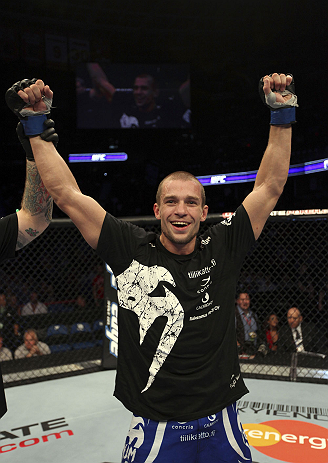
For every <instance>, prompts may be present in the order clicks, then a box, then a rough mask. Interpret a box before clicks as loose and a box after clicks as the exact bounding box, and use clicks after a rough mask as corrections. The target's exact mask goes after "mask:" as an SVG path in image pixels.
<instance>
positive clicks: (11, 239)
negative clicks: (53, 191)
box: [0, 139, 53, 418]
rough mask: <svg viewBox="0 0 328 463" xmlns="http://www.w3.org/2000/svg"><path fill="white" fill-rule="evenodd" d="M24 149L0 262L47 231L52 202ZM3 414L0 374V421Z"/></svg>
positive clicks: (0, 240)
mask: <svg viewBox="0 0 328 463" xmlns="http://www.w3.org/2000/svg"><path fill="white" fill-rule="evenodd" d="M23 147H24V146H23ZM24 148H25V151H26V180H25V189H24V193H23V199H22V203H21V208H20V210H19V211H17V212H16V213H13V214H10V215H8V216H6V217H2V218H1V219H0V262H3V261H4V260H6V259H10V258H13V257H15V251H18V250H19V249H22V248H23V247H24V246H26V245H27V244H28V243H30V242H31V241H32V240H34V239H35V238H37V237H38V236H39V235H40V234H41V233H42V232H43V231H44V230H45V229H46V228H47V227H48V225H49V223H50V221H51V217H52V208H53V201H52V198H51V197H50V195H49V193H48V191H47V190H46V188H45V186H44V184H43V182H42V180H41V177H40V174H39V172H38V169H37V167H36V164H35V161H34V158H33V153H32V150H31V147H30V146H29V141H28V139H26V140H25V147H24ZM6 411H7V405H6V399H5V394H4V389H3V383H2V376H1V370H0V418H1V417H2V416H3V415H4V414H5V413H6Z"/></svg>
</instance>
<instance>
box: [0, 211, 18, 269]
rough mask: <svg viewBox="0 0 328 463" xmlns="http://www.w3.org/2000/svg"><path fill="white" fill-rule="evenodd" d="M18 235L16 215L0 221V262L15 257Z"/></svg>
mask: <svg viewBox="0 0 328 463" xmlns="http://www.w3.org/2000/svg"><path fill="white" fill-rule="evenodd" d="M17 235H18V220H17V215H16V214H10V215H7V216H6V217H2V219H0V262H2V261H4V260H5V259H11V258H13V257H15V249H16V244H17Z"/></svg>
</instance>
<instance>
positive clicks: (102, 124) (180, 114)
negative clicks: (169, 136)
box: [77, 63, 190, 128]
mask: <svg viewBox="0 0 328 463" xmlns="http://www.w3.org/2000/svg"><path fill="white" fill-rule="evenodd" d="M87 67H88V72H89V75H90V78H91V80H92V88H90V89H87V90H86V91H85V92H84V94H81V93H82V92H81V86H80V85H78V86H77V103H78V125H79V126H80V128H87V126H88V122H87V119H86V118H85V116H86V114H87V111H89V112H90V108H89V109H88V108H86V105H85V104H83V105H82V102H84V103H85V102H86V98H87V100H88V101H89V106H90V107H92V121H93V122H92V127H90V128H94V127H95V124H97V122H95V121H97V120H98V122H99V128H106V127H107V128H187V127H190V85H189V79H187V80H186V81H185V82H183V84H182V85H180V87H179V88H177V89H176V91H173V90H171V92H169V93H167V92H163V91H162V92H161V90H160V88H159V87H158V84H157V82H156V79H155V78H154V76H153V75H151V74H150V73H148V72H147V73H141V74H138V75H137V76H136V77H135V78H134V81H133V85H132V88H116V87H115V86H114V85H113V84H111V83H110V82H109V80H108V78H107V76H106V74H105V72H104V70H103V69H102V68H101V67H100V65H99V64H98V63H88V64H87ZM77 80H78V79H77ZM104 101H106V102H107V104H108V107H107V111H106V116H105V117H104ZM98 104H99V109H100V111H99V113H98V111H97V105H98ZM90 116H91V114H90ZM79 121H80V122H81V124H80V123H79ZM90 121H91V119H90Z"/></svg>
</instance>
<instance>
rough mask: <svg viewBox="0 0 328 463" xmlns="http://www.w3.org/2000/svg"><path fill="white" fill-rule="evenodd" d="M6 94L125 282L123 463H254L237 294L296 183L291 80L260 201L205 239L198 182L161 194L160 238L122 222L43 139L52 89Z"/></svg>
mask: <svg viewBox="0 0 328 463" xmlns="http://www.w3.org/2000/svg"><path fill="white" fill-rule="evenodd" d="M9 92H10V97H11V98H12V99H10V98H9V99H8V104H9V107H10V108H11V109H12V110H13V111H14V112H15V113H16V114H17V115H18V117H19V118H20V119H21V118H22V114H21V111H22V110H23V111H24V110H25V111H27V110H30V111H31V112H30V114H29V115H28V117H27V120H23V121H22V123H23V124H24V129H25V133H26V134H28V135H29V136H30V137H31V138H30V142H31V146H32V149H33V153H34V156H35V159H36V162H37V165H38V169H39V171H40V173H41V175H42V178H43V181H44V182H45V185H46V186H47V188H48V190H49V191H50V193H51V195H52V196H53V198H54V200H55V202H56V203H57V204H58V206H59V207H60V208H61V209H62V210H63V211H64V212H65V213H66V214H67V215H68V216H69V217H70V218H71V219H72V221H73V222H74V223H75V225H76V226H77V227H78V228H79V230H80V232H81V233H82V235H83V236H84V238H85V240H86V241H87V242H88V243H89V244H90V246H92V248H94V249H96V251H97V253H98V254H99V256H101V257H102V259H103V260H104V261H105V262H106V263H107V264H108V265H109V266H110V267H111V269H112V270H113V273H114V275H115V277H116V282H117V297H118V304H119V315H118V316H119V346H118V351H119V356H118V366H117V377H116V387H115V392H114V395H115V396H116V397H117V398H118V399H119V400H120V401H121V402H122V403H123V404H124V405H125V407H127V408H128V409H129V410H131V411H132V412H133V418H132V422H131V426H130V430H129V433H128V436H127V438H126V442H125V447H124V449H123V454H122V463H127V462H131V461H133V462H134V463H142V462H151V461H156V463H167V462H170V463H175V462H176V463H187V462H188V463H193V462H196V461H197V462H198V463H205V462H206V463H208V462H211V463H216V462H218V463H221V462H233V463H238V462H239V463H241V462H250V461H251V454H250V449H249V445H248V443H247V439H246V437H245V434H244V432H243V430H242V427H241V425H240V421H239V415H238V410H237V406H236V401H237V400H238V399H240V398H241V397H242V396H243V395H244V394H246V393H247V392H248V390H247V388H246V386H245V384H244V382H243V379H242V377H241V374H240V367H239V361H238V353H237V342H236V331H235V312H234V302H235V290H236V283H237V279H238V276H239V272H240V268H241V266H242V263H243V260H244V257H245V256H246V254H247V252H248V251H249V249H250V248H251V247H252V245H253V244H254V243H255V240H256V239H257V238H258V237H259V235H260V233H261V231H262V229H263V227H264V225H265V222H266V220H267V218H268V216H269V214H270V212H271V211H272V210H273V208H274V207H275V205H276V203H277V200H278V198H279V196H280V195H281V193H282V191H283V188H284V185H285V183H286V180H287V176H288V169H289V162H290V154H291V132H292V130H291V124H292V123H293V122H295V106H297V98H296V95H295V93H294V84H293V77H292V76H290V75H287V76H286V75H284V74H277V73H274V74H272V75H270V76H268V75H267V76H265V77H264V78H263V79H261V81H260V94H261V97H262V99H263V101H264V102H265V104H266V105H267V106H269V107H270V109H271V128H270V135H269V141H268V145H267V148H266V150H265V153H264V156H263V159H262V162H261V165H260V168H259V171H258V174H257V177H256V181H255V184H254V188H253V191H252V192H251V193H250V194H249V195H248V196H247V197H246V198H245V200H244V201H243V203H242V204H241V205H240V206H239V207H238V208H237V210H236V212H235V213H234V214H233V216H232V217H231V218H230V219H227V220H224V221H222V222H221V223H219V224H216V225H215V226H213V227H212V228H210V229H209V230H208V231H206V232H205V233H204V234H203V235H202V236H198V232H199V226H200V222H203V221H205V220H206V216H207V212H208V206H207V205H206V200H205V192H204V188H203V186H202V185H201V183H200V182H199V181H198V180H197V179H196V178H195V177H194V176H193V175H191V174H189V173H187V172H174V173H173V174H170V175H169V176H167V177H166V178H165V179H164V180H162V182H161V183H160V185H159V187H158V191H157V195H156V202H155V204H154V208H153V209H154V214H155V217H156V218H157V219H158V220H160V221H161V233H160V235H159V236H157V235H156V234H155V233H153V232H146V231H145V230H144V229H142V228H139V227H136V226H134V225H132V224H130V223H128V222H125V221H121V220H119V219H116V218H114V217H113V216H112V215H111V214H109V213H108V212H106V211H105V210H104V209H103V208H102V207H101V206H100V205H99V204H98V203H97V202H96V201H95V200H94V199H92V198H90V197H88V196H85V195H84V194H83V193H82V192H81V191H80V189H79V187H78V185H77V183H76V181H75V179H74V177H73V175H72V173H71V172H70V170H69V168H68V166H67V165H66V163H65V162H64V160H63V159H62V158H61V157H60V155H59V154H58V152H57V151H56V149H55V147H54V145H53V144H52V143H47V142H46V141H44V140H43V139H42V138H45V137H49V130H50V131H51V132H52V135H53V134H54V129H53V128H52V129H47V130H46V131H45V132H44V126H43V122H42V117H44V118H45V116H42V115H40V111H41V113H42V111H47V110H48V111H49V109H50V106H51V99H52V91H51V90H50V88H49V86H47V85H44V83H43V81H42V80H37V81H34V82H33V83H31V85H27V86H25V88H23V87H20V86H17V87H16V88H11V89H10V90H9ZM19 98H21V100H19ZM45 99H46V103H45ZM49 101H50V103H49ZM25 105H27V107H26V108H24V109H22V108H23V107H24V106H25ZM47 108H48V109H47ZM37 114H38V115H37ZM25 115H26V113H25ZM39 134H41V136H39Z"/></svg>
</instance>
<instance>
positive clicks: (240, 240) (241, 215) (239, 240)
mask: <svg viewBox="0 0 328 463" xmlns="http://www.w3.org/2000/svg"><path fill="white" fill-rule="evenodd" d="M214 234H217V235H218V236H220V237H221V239H223V241H224V246H225V248H226V249H227V250H228V253H229V255H230V257H231V259H232V260H233V262H234V263H235V266H236V268H237V269H240V268H241V266H242V264H243V262H244V259H245V257H246V255H247V253H248V252H249V250H250V249H251V248H252V246H253V245H254V244H255V237H254V232H253V229H252V225H251V221H250V219H249V216H248V214H247V212H246V209H245V208H244V206H243V205H240V206H239V207H238V209H237V210H236V212H235V213H234V214H233V215H232V216H231V217H228V218H226V219H224V220H223V221H222V222H220V223H219V224H218V225H217V226H216V227H214Z"/></svg>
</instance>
